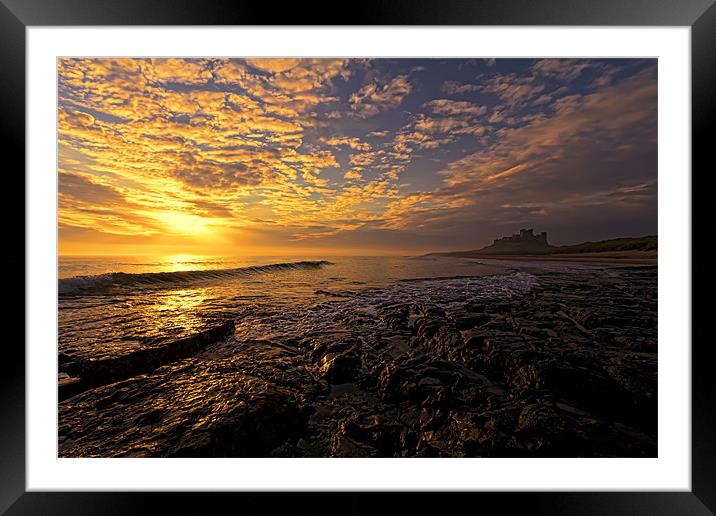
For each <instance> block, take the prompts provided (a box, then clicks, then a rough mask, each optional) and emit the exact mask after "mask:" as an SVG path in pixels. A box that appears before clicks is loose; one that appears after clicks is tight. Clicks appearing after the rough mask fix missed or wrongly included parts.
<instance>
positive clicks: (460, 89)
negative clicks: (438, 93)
mask: <svg viewBox="0 0 716 516" xmlns="http://www.w3.org/2000/svg"><path fill="white" fill-rule="evenodd" d="M440 89H441V90H442V91H444V92H445V93H448V94H450V95H459V94H461V93H470V92H473V91H481V89H482V87H481V86H479V85H477V84H464V83H460V82H457V81H445V82H444V83H443V85H442V87H441V88H440Z"/></svg>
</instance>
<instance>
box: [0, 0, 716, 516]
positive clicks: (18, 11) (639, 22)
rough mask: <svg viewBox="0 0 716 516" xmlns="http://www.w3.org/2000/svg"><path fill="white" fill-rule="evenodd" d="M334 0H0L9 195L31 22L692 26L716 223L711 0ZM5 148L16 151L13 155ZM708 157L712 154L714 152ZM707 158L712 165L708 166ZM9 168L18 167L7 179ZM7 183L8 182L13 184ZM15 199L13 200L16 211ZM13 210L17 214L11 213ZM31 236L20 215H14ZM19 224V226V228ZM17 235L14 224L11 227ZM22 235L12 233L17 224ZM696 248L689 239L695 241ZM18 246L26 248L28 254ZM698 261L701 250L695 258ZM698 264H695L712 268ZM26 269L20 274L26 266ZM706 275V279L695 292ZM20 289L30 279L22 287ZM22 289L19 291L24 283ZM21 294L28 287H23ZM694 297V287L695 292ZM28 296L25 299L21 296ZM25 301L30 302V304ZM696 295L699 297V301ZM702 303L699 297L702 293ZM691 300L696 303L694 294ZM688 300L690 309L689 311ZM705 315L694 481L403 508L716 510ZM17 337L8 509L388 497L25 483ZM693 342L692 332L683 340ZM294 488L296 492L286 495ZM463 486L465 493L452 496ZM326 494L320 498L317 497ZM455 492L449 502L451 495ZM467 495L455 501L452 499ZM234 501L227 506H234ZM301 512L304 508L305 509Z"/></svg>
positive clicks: (1, 487) (1, 467)
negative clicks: (660, 488)
mask: <svg viewBox="0 0 716 516" xmlns="http://www.w3.org/2000/svg"><path fill="white" fill-rule="evenodd" d="M343 8H344V12H345V14H344V15H341V14H340V5H339V4H338V3H337V2H325V1H313V2H310V3H287V2H284V3H281V4H270V3H268V2H247V1H242V0H233V1H232V0H214V1H209V0H203V1H197V0H193V1H192V0H122V1H117V0H115V1H112V0H54V1H53V0H0V75H1V76H2V83H1V84H2V87H1V89H0V120H2V131H3V133H4V134H3V136H4V137H3V138H2V139H0V145H1V146H2V148H3V150H4V153H3V156H4V157H5V158H6V163H5V166H6V167H8V171H9V169H10V165H8V163H15V170H14V171H12V174H10V173H8V174H6V176H7V177H9V176H11V175H12V176H13V177H14V179H15V180H16V181H17V184H16V185H14V190H13V191H14V192H15V194H14V195H13V197H17V198H21V197H22V198H24V196H21V195H20V193H19V192H21V191H22V192H24V191H25V189H24V180H20V176H21V174H19V172H17V171H18V170H24V163H25V155H24V150H23V149H24V147H25V146H24V143H25V100H26V99H25V29H26V28H27V27H28V26H41V25H50V26H61V25H75V26H76V25H288V24H290V25H297V24H305V25H513V26H514V25H577V26H590V25H591V26H595V25H596V26H610V25H621V26H624V25H633V26H650V25H653V26H690V27H691V45H692V46H691V51H692V56H691V59H692V62H691V65H692V66H691V73H692V76H691V81H692V173H691V177H692V179H693V177H694V176H695V174H693V170H695V169H702V170H701V173H703V174H701V177H699V179H698V184H699V185H700V186H701V187H700V188H698V189H694V188H693V183H692V191H693V196H692V219H693V224H694V226H693V228H692V234H698V232H699V228H700V224H703V225H704V226H705V227H704V228H700V229H702V230H706V231H711V230H712V226H713V224H712V223H706V222H700V221H704V220H709V217H708V216H707V214H706V213H705V212H702V213H700V212H699V211H697V210H696V209H695V206H696V205H697V204H698V205H700V206H701V207H702V208H701V209H704V210H705V206H706V204H705V203H696V201H697V199H698V197H699V196H706V195H710V194H709V192H708V189H707V188H704V187H703V185H704V184H705V183H704V182H705V177H704V176H706V177H708V173H709V172H711V170H712V169H713V165H712V164H711V160H709V158H710V157H711V156H710V154H711V152H710V148H709V147H710V146H711V145H712V144H711V142H710V141H709V139H708V137H707V128H708V125H709V122H710V121H711V120H714V119H716V116H715V115H716V110H715V109H714V108H715V106H716V95H715V94H714V93H713V91H712V88H713V87H714V86H716V81H715V80H714V79H715V78H716V5H714V0H601V1H599V2H595V1H594V0H543V1H536V0H509V1H508V0H487V1H465V0H423V1H422V2H419V3H418V2H411V1H410V0H393V1H387V0H382V1H381V0H366V1H364V2H362V3H361V4H360V6H359V7H356V8H351V6H350V4H343ZM8 158H15V159H14V160H13V159H10V160H8ZM707 160H709V161H707ZM707 163H708V165H710V166H709V167H708V168H707ZM8 180H10V179H8ZM6 195H7V194H6ZM4 204H5V206H8V207H6V208H5V211H6V213H5V217H6V218H5V220H9V221H13V220H16V219H17V218H18V215H17V213H18V208H17V207H15V208H12V209H11V208H9V205H8V204H7V203H4ZM10 210H12V211H10ZM10 217H12V218H10ZM9 225H11V226H13V228H8V232H12V231H13V230H14V231H16V232H17V237H18V239H17V240H18V241H19V240H20V239H22V240H23V241H24V225H23V226H20V225H19V224H14V225H13V224H9ZM21 231H22V233H23V234H22V235H20V232H21ZM9 236H10V235H8V237H9ZM12 236H15V235H12ZM692 253H693V249H692ZM21 256H22V259H21V258H20V257H21ZM27 258H28V257H27V256H25V251H24V246H23V252H22V253H19V251H17V252H16V253H15V255H14V258H11V259H10V260H9V261H8V267H11V268H12V270H15V271H16V270H19V269H20V268H22V269H23V270H25V269H24V263H25V260H26V259H27ZM692 263H693V262H692ZM703 269H704V268H703V267H701V266H697V265H696V264H693V265H692V276H693V274H701V273H703V275H702V276H699V277H703V278H707V277H708V274H709V273H708V271H705V270H703ZM18 277H19V275H18ZM709 287H710V281H700V282H699V283H698V285H697V288H696V289H695V291H696V292H700V291H705V290H706V289H708V288H709ZM23 291H24V289H23ZM16 292H20V290H17V291H16ZM23 299H24V296H23ZM694 300H695V298H694ZM16 304H17V306H19V305H20V303H19V302H17V303H16ZM22 306H23V308H24V307H25V305H24V303H23V304H22ZM692 306H694V303H693V301H692ZM699 306H703V305H699ZM694 308H698V306H695V307H694ZM694 313H695V312H693V311H692V321H693V314H694ZM702 327H703V326H702V324H699V325H693V322H692V335H693V337H692V341H693V344H692V372H693V377H692V382H693V383H692V458H691V459H692V461H691V465H692V491H690V492H656V491H655V492H609V493H606V492H590V493H472V494H457V493H452V494H449V495H448V496H449V500H448V498H447V497H446V496H444V495H443V496H431V497H430V498H429V499H428V498H427V497H426V496H425V494H424V493H419V494H415V493H414V494H411V495H410V497H409V500H408V499H406V498H408V497H405V498H404V499H403V500H402V501H401V502H400V503H401V507H402V508H401V510H402V511H405V512H409V511H411V510H412V509H413V508H418V509H419V511H420V512H426V511H427V510H430V509H431V505H434V506H435V507H438V508H439V509H435V510H440V511H441V512H444V510H445V508H446V507H455V508H457V507H459V506H466V507H473V508H474V510H476V511H478V510H479V511H480V512H483V513H484V512H485V511H493V510H494V511H497V510H499V511H501V512H502V513H505V511H506V513H507V514H510V513H512V512H515V511H517V510H520V512H522V511H524V512H530V513H537V514H552V515H554V514H602V515H606V514H609V515H614V514H657V515H658V514H693V515H699V514H713V513H714V512H716V438H715V436H716V415H715V414H716V411H714V401H715V400H716V397H715V396H714V390H715V388H714V382H713V379H712V363H713V362H712V361H711V360H709V358H710V354H711V353H710V348H711V346H712V344H711V342H710V339H706V340H698V339H697V338H696V336H697V335H699V332H698V331H693V330H698V329H701V328H702ZM19 342H20V338H16V339H9V338H8V339H6V340H5V342H4V349H3V352H4V358H5V360H6V362H5V365H6V367H5V368H4V370H3V372H2V374H0V392H1V393H2V397H1V398H0V399H1V403H0V414H1V415H2V417H0V512H6V513H7V514H9V515H17V514H133V513H144V512H149V511H156V509H155V508H153V505H154V504H155V503H159V504H160V507H161V513H170V512H174V513H179V514H184V513H194V514H196V513H204V514H206V513H211V512H214V511H213V510H212V507H220V506H222V505H225V504H228V507H229V508H230V510H232V512H233V510H236V511H237V512H238V511H241V512H245V513H249V514H250V513H253V512H258V511H261V512H269V513H270V512H272V510H274V509H276V508H277V505H282V504H285V503H286V502H288V503H290V504H291V505H292V509H290V510H296V508H300V509H303V510H305V511H309V510H310V511H311V512H312V513H315V512H324V511H325V512H328V511H330V512H336V511H338V512H339V513H340V512H343V513H351V514H352V513H365V512H367V511H371V512H373V511H375V510H376V508H378V509H379V508H381V507H382V506H383V500H382V497H383V496H384V495H382V494H377V493H349V494H340V495H338V496H340V498H339V499H338V500H333V499H332V498H333V495H331V497H330V498H331V499H330V500H329V498H326V496H327V495H326V494H316V493H313V494H310V493H300V494H299V493H294V494H290V495H284V494H281V495H278V494H277V493H271V494H266V493H264V494H260V493H119V492H113V493H96V492H95V493H67V492H64V493H59V492H56V493H49V492H47V493H41V492H26V488H25V471H26V470H25V353H24V350H23V348H22V346H20V345H19ZM688 345H689V343H684V346H685V348H686V347H687V346H688ZM289 496H290V498H289ZM456 497H457V498H456ZM319 499H320V500H319ZM446 504H449V505H446ZM456 504H459V505H456ZM232 507H233V508H234V509H231V508H232ZM302 512H303V511H302Z"/></svg>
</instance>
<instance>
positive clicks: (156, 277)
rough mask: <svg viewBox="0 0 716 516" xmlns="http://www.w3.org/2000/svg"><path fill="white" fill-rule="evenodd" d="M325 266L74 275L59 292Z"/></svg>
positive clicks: (305, 263)
mask: <svg viewBox="0 0 716 516" xmlns="http://www.w3.org/2000/svg"><path fill="white" fill-rule="evenodd" d="M325 265H333V263H332V262H329V261H326V260H318V261H300V262H287V263H273V264H270V265H253V266H249V267H240V268H234V269H205V270H191V271H172V272H143V273H130V272H109V273H105V274H97V275H92V276H75V277H73V278H61V279H59V280H58V285H57V287H58V293H59V295H61V296H62V295H75V294H89V293H100V292H103V291H106V290H108V289H111V288H114V287H135V286H136V287H154V288H161V287H162V286H167V287H171V286H173V285H176V284H183V283H191V282H194V281H205V280H212V279H226V278H232V277H239V276H248V275H253V274H261V273H268V272H279V271H290V270H299V269H319V268H321V267H323V266H325Z"/></svg>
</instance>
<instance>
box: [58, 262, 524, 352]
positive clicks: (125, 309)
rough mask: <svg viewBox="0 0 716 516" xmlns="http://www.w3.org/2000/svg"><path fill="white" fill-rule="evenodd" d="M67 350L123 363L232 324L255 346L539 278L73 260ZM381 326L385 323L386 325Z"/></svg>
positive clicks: (63, 265) (335, 266) (498, 292)
mask: <svg viewBox="0 0 716 516" xmlns="http://www.w3.org/2000/svg"><path fill="white" fill-rule="evenodd" d="M58 276H59V279H58V298H59V299H58V307H59V313H58V352H59V353H60V354H65V355H71V356H78V357H82V358H85V359H87V358H89V359H92V358H93V357H100V356H101V357H106V356H112V355H122V354H125V353H128V352H132V351H135V350H137V349H141V348H143V347H146V346H154V345H157V344H161V343H162V342H166V341H169V340H173V339H177V338H182V337H185V336H189V335H191V334H194V333H197V332H200V331H203V330H204V329H206V328H209V327H211V326H212V325H216V324H217V323H218V322H221V321H226V320H227V319H230V320H233V321H234V322H235V325H236V326H235V327H236V334H237V336H238V337H240V338H246V339H266V340H273V339H277V338H286V337H287V336H298V337H301V336H306V335H310V334H312V333H317V332H321V331H329V330H330V329H331V326H332V325H335V324H336V321H338V320H340V318H341V317H342V316H343V315H344V314H345V313H347V312H349V311H350V312H352V313H361V314H363V315H364V316H366V317H374V316H375V314H376V313H377V311H376V308H378V307H380V306H386V305H398V304H400V305H411V304H416V303H421V302H432V303H438V304H442V305H445V306H449V305H450V304H451V303H456V302H461V301H464V300H465V299H466V298H505V297H511V296H514V295H520V294H523V293H525V292H527V291H529V289H530V288H532V286H533V285H534V284H535V283H536V278H535V277H534V276H532V275H531V274H529V273H525V272H521V271H519V270H517V269H515V268H511V267H510V266H505V265H503V264H499V263H486V262H485V261H483V260H478V259H471V258H459V257H445V256H422V257H411V256H326V257H320V259H317V258H316V257H281V256H274V257H255V258H246V257H243V258H227V257H211V256H166V257H153V258H147V257H106V256H104V257H87V256H82V257H71V256H64V257H61V258H60V259H59V262H58ZM377 322H378V321H376V323H377Z"/></svg>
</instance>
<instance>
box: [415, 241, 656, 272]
mask: <svg viewBox="0 0 716 516" xmlns="http://www.w3.org/2000/svg"><path fill="white" fill-rule="evenodd" d="M657 249H658V239H657V236H656V235H649V236H643V237H635V238H612V239H610V240H600V241H598V242H583V243H581V244H574V245H564V246H552V245H547V244H542V245H540V244H535V243H533V242H507V243H502V242H498V243H495V244H492V245H489V246H487V247H483V248H482V249H474V250H470V251H450V252H442V253H429V254H427V255H426V256H462V257H465V258H493V259H510V260H534V259H539V260H549V261H573V262H589V263H608V264H611V263H615V264H618V263H623V264H630V265H656V263H657V258H658V253H657Z"/></svg>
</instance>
